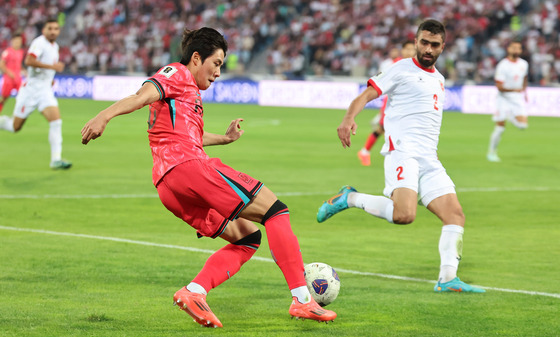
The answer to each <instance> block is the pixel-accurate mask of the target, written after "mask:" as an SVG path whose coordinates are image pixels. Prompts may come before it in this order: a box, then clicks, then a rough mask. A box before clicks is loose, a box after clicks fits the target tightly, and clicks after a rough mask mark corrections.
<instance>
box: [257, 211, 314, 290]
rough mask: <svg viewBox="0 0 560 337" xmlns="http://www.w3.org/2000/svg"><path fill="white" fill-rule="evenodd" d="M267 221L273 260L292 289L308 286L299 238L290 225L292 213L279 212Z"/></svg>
mask: <svg viewBox="0 0 560 337" xmlns="http://www.w3.org/2000/svg"><path fill="white" fill-rule="evenodd" d="M276 214H278V215H273V216H271V217H270V218H268V219H267V220H266V223H265V224H264V225H265V228H266V237H267V238H268V245H269V247H270V253H271V254H272V258H273V259H274V261H276V264H277V265H278V267H280V270H282V274H284V278H285V279H286V282H287V283H288V287H289V288H290V290H291V289H294V288H297V287H301V286H304V285H306V282H305V277H304V276H303V273H304V268H303V259H302V257H301V250H300V248H299V243H298V240H297V237H296V236H295V235H294V232H293V231H292V226H291V225H290V213H288V209H287V208H286V209H285V211H284V212H277V213H276Z"/></svg>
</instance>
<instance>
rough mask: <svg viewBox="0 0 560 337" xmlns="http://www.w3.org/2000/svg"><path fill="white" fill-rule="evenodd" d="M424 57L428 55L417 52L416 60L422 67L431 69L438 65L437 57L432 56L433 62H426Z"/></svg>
mask: <svg viewBox="0 0 560 337" xmlns="http://www.w3.org/2000/svg"><path fill="white" fill-rule="evenodd" d="M424 55H426V54H422V53H420V51H417V52H416V58H417V59H418V63H420V65H421V66H422V67H424V68H430V67H431V66H433V65H434V64H435V63H436V60H437V57H436V56H434V55H433V54H431V56H432V59H431V60H425V59H424Z"/></svg>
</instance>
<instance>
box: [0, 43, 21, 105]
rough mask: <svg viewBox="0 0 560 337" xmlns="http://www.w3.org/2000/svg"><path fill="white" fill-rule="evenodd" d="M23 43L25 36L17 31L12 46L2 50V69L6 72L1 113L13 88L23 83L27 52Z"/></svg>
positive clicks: (1, 99) (0, 60)
mask: <svg viewBox="0 0 560 337" xmlns="http://www.w3.org/2000/svg"><path fill="white" fill-rule="evenodd" d="M22 45H23V38H22V36H21V34H19V33H16V34H14V35H13V36H12V39H11V41H10V47H8V48H7V49H6V50H4V51H3V52H2V58H1V59H0V71H1V72H2V73H3V74H4V76H3V77H4V82H3V83H2V97H0V113H2V109H3V108H4V103H6V101H7V100H8V98H9V97H10V94H11V93H12V90H18V89H19V86H20V85H21V65H22V61H23V55H24V54H25V51H24V50H23V48H22Z"/></svg>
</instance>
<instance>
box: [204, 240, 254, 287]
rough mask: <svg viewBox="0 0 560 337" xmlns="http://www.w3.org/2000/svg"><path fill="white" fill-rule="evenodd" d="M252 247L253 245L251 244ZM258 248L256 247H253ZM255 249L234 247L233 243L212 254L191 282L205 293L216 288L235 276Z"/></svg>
mask: <svg viewBox="0 0 560 337" xmlns="http://www.w3.org/2000/svg"><path fill="white" fill-rule="evenodd" d="M253 245H254V244H253ZM254 246H256V248H258V245H254ZM256 248H251V247H247V246H241V245H234V244H233V243H230V244H228V245H227V246H225V247H223V248H221V249H220V250H218V251H217V252H215V253H214V254H212V255H211V256H210V257H209V258H208V260H206V263H205V264H204V267H203V268H202V270H201V271H200V273H198V275H196V277H195V278H194V280H193V282H194V283H197V284H199V285H201V286H202V287H203V288H204V290H206V292H209V291H210V290H211V289H213V288H216V287H217V286H219V285H220V284H222V283H224V282H225V281H226V280H227V279H229V278H230V277H232V276H233V275H235V273H237V272H238V271H239V269H241V266H242V265H243V264H244V263H245V262H247V261H249V259H250V258H251V256H253V254H255V252H256V251H257V249H256Z"/></svg>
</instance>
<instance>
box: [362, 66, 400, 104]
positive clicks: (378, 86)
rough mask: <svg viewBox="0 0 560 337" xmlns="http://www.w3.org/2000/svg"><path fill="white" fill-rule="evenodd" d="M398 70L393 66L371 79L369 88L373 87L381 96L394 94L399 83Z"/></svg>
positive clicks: (368, 83)
mask: <svg viewBox="0 0 560 337" xmlns="http://www.w3.org/2000/svg"><path fill="white" fill-rule="evenodd" d="M396 68H398V67H397V66H396V65H395V64H393V65H391V66H390V67H389V68H387V70H386V71H382V72H379V73H378V74H377V75H375V76H373V77H371V78H370V79H369V80H368V82H367V85H368V87H373V88H374V89H375V90H376V91H377V94H379V96H381V95H382V94H388V93H390V92H392V91H393V90H394V88H395V86H396V84H397V81H398V75H399V71H398V70H397V69H396Z"/></svg>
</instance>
